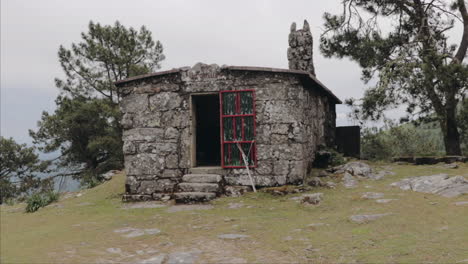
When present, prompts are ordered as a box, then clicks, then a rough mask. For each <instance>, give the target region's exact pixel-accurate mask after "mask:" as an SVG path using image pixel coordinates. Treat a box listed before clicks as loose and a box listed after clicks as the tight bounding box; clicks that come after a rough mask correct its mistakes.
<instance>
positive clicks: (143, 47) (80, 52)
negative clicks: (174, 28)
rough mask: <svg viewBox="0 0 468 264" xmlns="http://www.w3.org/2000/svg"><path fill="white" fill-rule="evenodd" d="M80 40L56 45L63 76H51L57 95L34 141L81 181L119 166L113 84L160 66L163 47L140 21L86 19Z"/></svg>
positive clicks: (116, 100)
mask: <svg viewBox="0 0 468 264" xmlns="http://www.w3.org/2000/svg"><path fill="white" fill-rule="evenodd" d="M81 37H82V41H81V42H79V43H74V44H72V45H71V49H66V48H65V47H63V46H60V48H59V51H58V57H59V62H60V65H61V66H62V69H63V71H64V73H65V76H66V78H65V79H64V80H63V79H59V78H57V79H56V80H55V84H56V86H57V88H59V89H60V91H61V94H60V95H59V96H58V98H57V99H56V101H55V102H56V105H57V109H56V110H55V112H54V113H52V114H49V113H47V112H44V113H43V114H42V117H41V120H40V121H39V122H38V126H39V129H38V130H37V131H36V132H35V131H30V135H31V136H32V137H33V139H34V143H36V144H39V149H40V150H42V151H45V152H47V153H50V152H55V151H60V152H61V156H60V157H59V158H58V160H57V165H58V166H57V168H58V169H59V170H61V171H63V170H64V168H69V169H70V170H69V171H67V172H66V173H62V174H63V175H71V176H74V177H77V178H80V179H82V180H83V181H84V182H85V183H90V182H93V181H94V180H96V179H98V177H99V174H100V173H102V172H104V171H105V170H109V169H119V168H122V166H123V154H122V139H121V137H122V128H121V126H120V119H121V115H120V111H119V108H118V103H119V102H120V99H121V97H122V94H121V91H120V89H119V88H117V87H116V86H115V85H114V83H115V82H116V81H119V80H122V79H125V78H129V77H132V76H135V75H140V74H145V73H148V72H151V71H155V70H157V69H159V68H160V62H161V61H162V60H164V55H163V53H162V52H163V47H162V45H161V43H160V42H159V41H154V40H153V38H152V34H151V32H150V31H148V30H147V29H146V28H145V27H144V26H143V27H141V29H140V30H139V31H137V30H135V29H133V28H131V27H130V28H126V27H124V26H123V25H121V24H120V23H119V22H115V24H114V25H113V26H101V25H100V24H99V23H93V22H92V21H91V22H90V23H89V26H88V32H87V33H82V34H81Z"/></svg>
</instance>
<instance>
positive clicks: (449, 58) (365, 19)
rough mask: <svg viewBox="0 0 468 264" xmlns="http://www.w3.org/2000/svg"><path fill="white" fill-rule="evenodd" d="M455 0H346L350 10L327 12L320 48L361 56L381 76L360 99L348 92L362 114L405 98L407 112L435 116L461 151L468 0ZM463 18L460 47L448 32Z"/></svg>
mask: <svg viewBox="0 0 468 264" xmlns="http://www.w3.org/2000/svg"><path fill="white" fill-rule="evenodd" d="M450 2H451V5H449V3H447V2H444V1H440V0H435V1H424V0H417V1H395V0H358V1H355V0H344V1H343V5H344V9H343V10H344V12H343V13H342V14H340V15H331V14H325V16H324V19H325V33H324V34H323V36H322V37H321V47H320V48H321V51H322V53H323V54H324V55H325V56H327V57H332V56H335V57H339V58H343V57H347V58H350V59H352V60H354V61H356V62H357V63H359V65H360V66H361V68H362V78H363V80H364V81H365V82H366V83H368V84H369V83H370V81H372V83H374V82H375V83H376V84H375V85H374V86H371V87H370V88H368V89H367V90H366V92H365V94H364V97H363V98H362V99H361V100H360V101H359V100H348V102H349V103H351V104H352V105H354V106H355V109H354V110H355V111H354V112H353V114H354V115H355V116H356V117H357V118H359V119H371V120H378V119H381V118H383V117H384V111H385V110H388V109H392V108H395V107H397V106H399V105H404V106H406V110H407V112H408V116H407V117H406V118H405V119H407V120H422V119H424V118H431V119H432V118H434V117H435V121H438V122H439V124H440V127H441V129H442V132H443V136H444V144H445V149H446V152H447V154H455V155H459V154H461V151H460V136H459V132H458V130H457V128H460V127H458V125H457V119H456V118H455V115H456V106H457V104H458V102H459V101H460V100H461V99H462V98H463V96H464V94H465V93H466V91H467V88H468V65H467V64H466V63H464V62H463V61H464V59H465V57H466V53H467V49H468V41H467V39H468V12H467V10H466V4H465V2H464V1H463V0H454V1H450ZM453 8H455V9H453ZM390 21H393V22H394V23H391V24H389V22H390ZM456 21H462V22H463V23H461V24H462V26H463V27H464V31H463V32H464V33H463V36H461V37H460V39H462V41H461V42H460V45H459V46H458V47H457V46H456V45H451V43H449V37H448V34H447V32H449V31H450V30H451V29H452V28H453V27H454V24H455V22H456ZM381 25H386V28H385V30H383V29H382V28H380V26H381ZM387 25H390V26H387Z"/></svg>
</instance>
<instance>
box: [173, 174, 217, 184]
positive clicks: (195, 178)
mask: <svg viewBox="0 0 468 264" xmlns="http://www.w3.org/2000/svg"><path fill="white" fill-rule="evenodd" d="M222 179H223V178H222V177H221V175H218V174H185V175H184V176H183V177H182V182H192V183H194V182H195V183H218V182H221V180H222Z"/></svg>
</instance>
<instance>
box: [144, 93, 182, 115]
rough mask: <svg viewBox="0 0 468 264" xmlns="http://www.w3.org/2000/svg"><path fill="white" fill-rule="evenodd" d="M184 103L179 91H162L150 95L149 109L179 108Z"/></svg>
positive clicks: (165, 109)
mask: <svg viewBox="0 0 468 264" xmlns="http://www.w3.org/2000/svg"><path fill="white" fill-rule="evenodd" d="M181 103H182V97H180V95H179V93H174V92H161V93H157V94H155V95H152V96H150V97H149V109H150V110H151V111H154V110H156V111H167V110H172V109H175V108H179V107H180V106H181Z"/></svg>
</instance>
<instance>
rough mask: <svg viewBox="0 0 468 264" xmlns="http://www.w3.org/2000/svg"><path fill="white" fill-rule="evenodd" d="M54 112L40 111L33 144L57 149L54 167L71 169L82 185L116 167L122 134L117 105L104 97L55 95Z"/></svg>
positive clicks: (121, 157) (119, 155)
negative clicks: (39, 119)
mask: <svg viewBox="0 0 468 264" xmlns="http://www.w3.org/2000/svg"><path fill="white" fill-rule="evenodd" d="M56 103H57V106H58V108H57V109H56V110H55V112H54V114H52V115H50V114H49V113H46V112H44V113H43V115H42V119H41V121H40V122H39V130H38V131H37V132H34V131H30V134H31V136H32V137H33V139H34V143H36V144H40V145H41V147H40V149H41V150H43V151H45V152H52V151H56V150H60V151H61V153H62V156H61V158H60V159H59V160H58V163H57V165H58V167H62V168H63V167H67V168H71V169H72V171H71V172H69V173H68V174H69V175H72V176H75V177H78V178H80V179H81V180H82V182H83V184H84V185H88V182H90V181H96V180H97V177H98V176H97V175H99V174H100V173H104V172H106V171H108V170H111V169H120V168H121V167H122V162H123V154H122V133H121V128H120V126H119V120H120V115H121V114H120V111H119V108H118V106H117V105H115V104H113V103H111V102H109V101H108V100H105V99H87V98H85V97H82V96H80V97H76V98H73V99H69V98H67V97H58V98H57V100H56Z"/></svg>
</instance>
